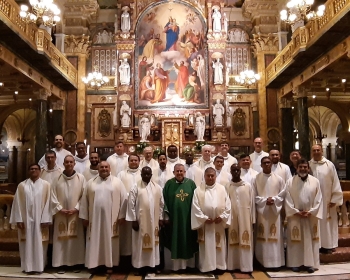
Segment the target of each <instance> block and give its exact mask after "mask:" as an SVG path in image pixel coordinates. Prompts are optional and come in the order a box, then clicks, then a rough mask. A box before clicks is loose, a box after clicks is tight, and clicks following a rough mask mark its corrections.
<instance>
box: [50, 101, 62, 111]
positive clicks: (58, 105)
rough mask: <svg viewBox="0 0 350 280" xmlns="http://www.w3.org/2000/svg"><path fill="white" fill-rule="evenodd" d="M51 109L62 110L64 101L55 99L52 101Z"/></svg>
mask: <svg viewBox="0 0 350 280" xmlns="http://www.w3.org/2000/svg"><path fill="white" fill-rule="evenodd" d="M52 110H54V111H58V110H61V111H63V110H64V101H63V100H57V101H56V102H52Z"/></svg>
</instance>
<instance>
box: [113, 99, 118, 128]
mask: <svg viewBox="0 0 350 280" xmlns="http://www.w3.org/2000/svg"><path fill="white" fill-rule="evenodd" d="M113 125H114V126H117V125H118V103H115V104H114V110H113Z"/></svg>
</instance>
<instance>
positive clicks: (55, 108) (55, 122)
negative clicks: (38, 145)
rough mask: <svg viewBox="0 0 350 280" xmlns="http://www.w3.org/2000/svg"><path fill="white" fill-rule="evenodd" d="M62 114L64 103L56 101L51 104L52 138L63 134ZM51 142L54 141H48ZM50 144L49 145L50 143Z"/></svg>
mask: <svg viewBox="0 0 350 280" xmlns="http://www.w3.org/2000/svg"><path fill="white" fill-rule="evenodd" d="M63 112H64V101H63V100H58V101H56V102H52V136H53V137H55V135H57V134H60V135H62V134H63ZM50 140H52V141H51V142H53V140H54V139H50ZM51 142H50V143H51Z"/></svg>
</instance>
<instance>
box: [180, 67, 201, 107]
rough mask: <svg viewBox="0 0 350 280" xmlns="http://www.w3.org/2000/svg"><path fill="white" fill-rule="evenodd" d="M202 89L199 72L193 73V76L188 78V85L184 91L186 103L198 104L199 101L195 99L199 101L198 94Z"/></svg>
mask: <svg viewBox="0 0 350 280" xmlns="http://www.w3.org/2000/svg"><path fill="white" fill-rule="evenodd" d="M200 89H201V82H200V80H199V77H198V76H197V72H196V71H193V72H192V74H191V75H190V76H189V77H188V83H187V85H186V87H185V88H184V90H183V97H184V101H193V102H196V101H197V100H195V99H198V92H199V91H200ZM196 95H197V96H196Z"/></svg>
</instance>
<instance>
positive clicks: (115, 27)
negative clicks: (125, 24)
mask: <svg viewBox="0 0 350 280" xmlns="http://www.w3.org/2000/svg"><path fill="white" fill-rule="evenodd" d="M114 18H115V20H114V34H117V31H118V14H115V15H114Z"/></svg>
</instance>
